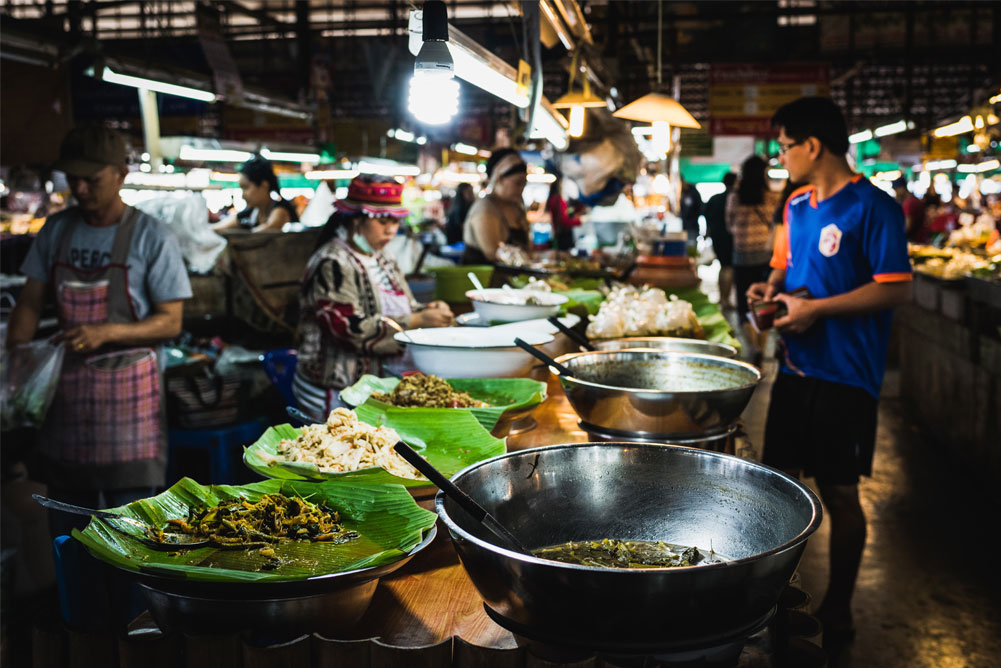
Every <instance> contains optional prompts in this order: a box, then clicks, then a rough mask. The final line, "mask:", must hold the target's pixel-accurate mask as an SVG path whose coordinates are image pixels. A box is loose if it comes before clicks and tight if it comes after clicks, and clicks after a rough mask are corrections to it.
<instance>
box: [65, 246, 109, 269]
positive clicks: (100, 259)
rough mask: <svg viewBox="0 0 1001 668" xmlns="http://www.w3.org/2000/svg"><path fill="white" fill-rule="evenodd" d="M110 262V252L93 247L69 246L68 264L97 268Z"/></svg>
mask: <svg viewBox="0 0 1001 668" xmlns="http://www.w3.org/2000/svg"><path fill="white" fill-rule="evenodd" d="M110 263H111V253H108V252H103V251H101V250H99V249H95V248H90V249H88V248H71V249H70V264H71V265H73V266H74V267H79V268H80V269H97V268H98V267H103V266H105V265H107V264H110Z"/></svg>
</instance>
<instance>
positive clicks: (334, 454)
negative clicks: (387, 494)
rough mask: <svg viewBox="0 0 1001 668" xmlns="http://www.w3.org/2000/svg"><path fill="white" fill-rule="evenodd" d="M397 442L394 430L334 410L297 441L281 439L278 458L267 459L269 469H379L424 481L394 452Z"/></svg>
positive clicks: (328, 470)
mask: <svg viewBox="0 0 1001 668" xmlns="http://www.w3.org/2000/svg"><path fill="white" fill-rule="evenodd" d="M399 440H400V435H399V434H397V433H396V431H395V430H393V429H390V428H389V427H373V426H372V425H369V424H366V423H364V422H362V421H361V420H359V419H358V416H357V415H355V412H354V411H352V410H348V409H347V408H335V409H334V410H332V411H331V412H330V415H329V416H328V417H327V421H326V422H325V423H324V424H310V425H306V426H305V427H303V428H302V433H301V434H300V435H299V437H298V438H295V439H283V440H282V441H281V442H280V443H279V444H278V454H277V456H268V457H266V459H267V460H268V464H269V465H271V466H274V465H275V464H276V463H281V462H297V463H302V464H307V463H308V464H315V465H316V467H317V468H318V469H319V470H320V471H323V472H325V473H344V472H346V471H357V470H359V469H365V468H372V467H376V466H378V467H381V468H383V469H385V470H386V471H387V472H389V473H391V474H393V475H395V476H399V477H400V478H410V479H412V480H425V478H424V476H422V475H421V474H420V473H419V472H418V471H417V469H415V468H414V467H412V466H411V465H410V464H408V463H407V461H406V460H405V459H403V458H402V457H400V456H399V455H398V454H396V451H395V450H393V446H394V445H396V442H397V441H399ZM262 454H263V453H262Z"/></svg>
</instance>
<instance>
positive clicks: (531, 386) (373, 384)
mask: <svg viewBox="0 0 1001 668" xmlns="http://www.w3.org/2000/svg"><path fill="white" fill-rule="evenodd" d="M445 380H446V382H447V383H448V384H449V385H451V386H452V387H453V388H454V389H455V390H457V391H459V392H466V393H468V394H469V396H471V397H472V398H473V399H477V400H479V401H484V402H486V403H488V404H490V405H489V406H488V407H486V408H469V409H456V408H431V409H427V410H435V411H446V412H445V413H442V415H443V416H444V418H445V419H448V416H450V415H452V414H453V413H454V412H455V411H456V410H468V411H469V412H470V413H472V414H473V417H475V418H476V419H477V420H479V422H480V424H482V425H483V428H484V429H486V430H487V431H490V430H491V429H493V428H494V427H495V426H496V425H497V421H498V420H500V418H501V416H502V415H503V414H504V413H507V412H509V411H510V412H513V411H520V410H524V409H526V408H531V407H532V406H537V405H539V404H540V403H542V402H543V401H545V400H546V384H545V383H540V382H539V381H537V380H532V379H530V378H446V379H445ZM399 382H400V380H399V379H398V378H379V377H377V376H373V375H371V374H366V375H364V376H362V377H361V378H359V379H358V382H357V383H355V384H354V385H352V386H351V387H347V388H344V389H343V390H341V400H342V401H344V402H346V403H348V404H350V405H352V406H360V405H362V404H363V403H366V402H371V403H374V404H376V405H377V406H379V407H390V404H387V403H385V402H382V401H379V400H378V399H373V398H371V395H372V393H373V392H385V393H386V394H389V393H391V392H392V391H393V389H394V388H395V387H396V386H397V384H398V383H399ZM405 410H414V409H412V408H407V409H405Z"/></svg>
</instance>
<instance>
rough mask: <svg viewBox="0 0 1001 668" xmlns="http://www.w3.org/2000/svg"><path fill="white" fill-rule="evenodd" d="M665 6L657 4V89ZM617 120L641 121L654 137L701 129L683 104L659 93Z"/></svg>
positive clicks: (632, 106)
mask: <svg viewBox="0 0 1001 668" xmlns="http://www.w3.org/2000/svg"><path fill="white" fill-rule="evenodd" d="M663 12H664V9H663V5H662V4H661V3H660V2H658V3H657V88H658V89H660V88H661V85H662V84H661V49H662V46H663V28H662V25H663ZM612 115H613V116H615V117H616V118H624V119H626V120H630V121H640V122H643V123H650V124H651V125H653V128H654V130H653V132H654V136H655V137H656V136H663V135H664V134H665V133H666V132H667V126H670V125H674V126H676V127H679V128H701V127H702V126H701V125H700V124H699V122H698V121H697V120H695V118H694V117H693V116H692V115H691V114H690V113H688V110H687V109H685V108H684V107H683V106H681V103H680V102H678V101H677V100H675V99H674V98H673V97H671V96H670V95H667V94H665V93H661V92H658V91H656V90H655V91H652V92H650V93H647V94H646V95H644V96H643V97H641V98H639V99H637V100H634V101H632V102H630V103H629V104H627V105H626V106H624V107H622V108H621V109H619V110H618V111H616V112H615V113H614V114H612Z"/></svg>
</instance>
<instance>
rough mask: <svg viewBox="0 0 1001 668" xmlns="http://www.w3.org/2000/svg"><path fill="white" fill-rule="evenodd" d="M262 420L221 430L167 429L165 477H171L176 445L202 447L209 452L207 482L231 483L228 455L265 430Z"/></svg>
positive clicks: (189, 447) (193, 447) (231, 471)
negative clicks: (208, 478)
mask: <svg viewBox="0 0 1001 668" xmlns="http://www.w3.org/2000/svg"><path fill="white" fill-rule="evenodd" d="M265 428H266V427H265V425H264V421H263V420H261V419H259V418H258V419H254V420H251V421H250V422H244V423H242V424H237V425H233V426H232V427H223V428H220V429H171V430H169V431H168V432H167V444H168V447H167V479H168V480H174V478H176V477H177V476H176V474H175V472H174V451H175V450H176V449H178V448H188V449H194V450H205V451H206V452H207V453H208V455H209V477H210V478H211V479H210V480H209V481H208V482H209V483H210V484H213V485H230V484H234V483H236V482H237V481H236V480H235V479H234V477H233V469H232V466H231V465H230V454H231V452H232V449H233V448H234V447H236V448H238V447H240V446H243V445H247V444H250V443H253V442H254V441H255V440H257V439H258V438H259V437H260V435H261V434H263V433H264V430H265Z"/></svg>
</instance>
